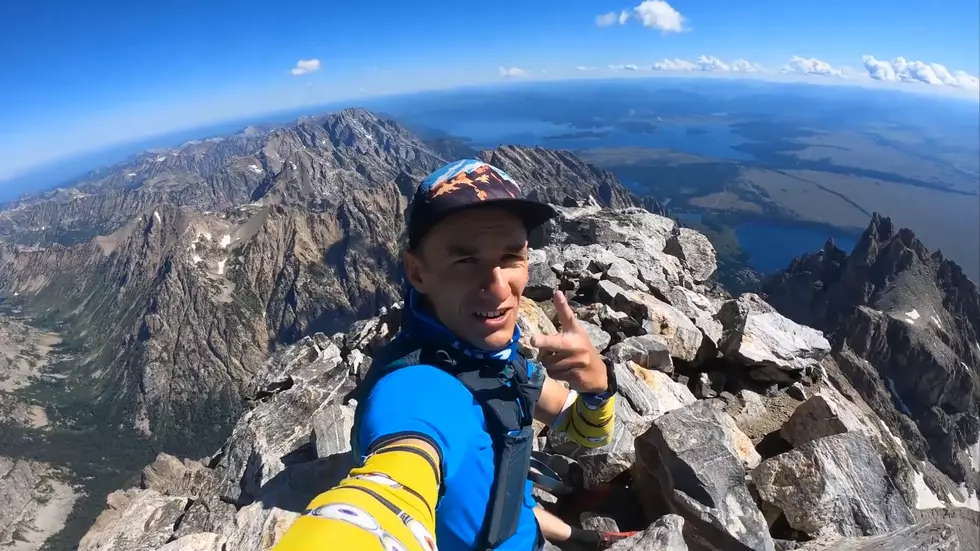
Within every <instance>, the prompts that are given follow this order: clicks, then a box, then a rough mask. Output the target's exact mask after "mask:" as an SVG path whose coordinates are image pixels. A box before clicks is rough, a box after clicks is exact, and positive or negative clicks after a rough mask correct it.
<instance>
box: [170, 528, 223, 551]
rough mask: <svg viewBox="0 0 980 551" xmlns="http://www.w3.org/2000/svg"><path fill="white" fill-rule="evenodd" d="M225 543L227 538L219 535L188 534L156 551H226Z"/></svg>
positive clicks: (204, 533) (205, 533)
mask: <svg viewBox="0 0 980 551" xmlns="http://www.w3.org/2000/svg"><path fill="white" fill-rule="evenodd" d="M225 541H226V540H225V538H223V537H221V536H220V535H218V534H212V533H207V532H202V533H198V534H188V535H186V536H184V537H182V538H179V539H176V540H174V541H172V542H170V543H168V544H166V545H164V546H163V547H161V548H159V549H157V550H156V551H224V550H225Z"/></svg>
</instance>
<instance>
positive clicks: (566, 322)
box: [552, 290, 577, 331]
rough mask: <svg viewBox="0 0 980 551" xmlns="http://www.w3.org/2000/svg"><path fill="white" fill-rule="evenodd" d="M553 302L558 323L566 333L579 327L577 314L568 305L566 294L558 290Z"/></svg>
mask: <svg viewBox="0 0 980 551" xmlns="http://www.w3.org/2000/svg"><path fill="white" fill-rule="evenodd" d="M552 302H553V303H554V305H555V312H556V313H557V314H558V323H559V324H561V328H562V330H564V331H570V330H572V329H574V328H575V327H576V326H577V320H576V318H575V312H574V311H573V310H572V307H571V306H570V305H569V304H568V299H567V298H565V293H563V292H561V291H558V290H556V291H555V294H554V297H553V300H552Z"/></svg>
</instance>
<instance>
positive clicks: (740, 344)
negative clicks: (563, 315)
mask: <svg viewBox="0 0 980 551" xmlns="http://www.w3.org/2000/svg"><path fill="white" fill-rule="evenodd" d="M558 208H559V210H560V212H561V215H560V217H559V218H558V219H557V220H555V221H553V222H551V223H549V224H548V226H547V227H545V228H544V230H543V231H542V232H541V235H539V236H537V242H536V243H535V247H534V249H533V251H532V253H531V269H530V276H531V279H530V282H529V285H528V287H527V291H526V293H525V296H524V297H523V298H522V302H521V315H520V323H521V325H522V327H524V328H525V329H531V328H534V329H537V330H539V331H542V332H545V333H554V332H555V331H556V329H555V322H556V320H555V312H554V311H553V309H552V308H551V306H550V303H549V300H548V298H549V297H550V294H551V292H552V291H553V290H555V289H559V290H561V291H563V292H564V293H566V295H567V296H568V297H569V299H570V302H571V304H572V305H573V309H574V310H575V311H576V313H577V315H578V318H579V320H580V321H581V323H582V324H583V325H584V326H585V327H586V328H587V330H588V331H589V333H590V334H591V335H592V338H593V342H594V343H595V344H596V345H597V347H599V349H600V351H601V352H602V353H603V354H604V355H605V356H606V357H607V358H609V359H610V360H611V361H613V362H614V365H615V369H616V372H617V377H618V379H619V381H620V389H621V391H620V399H619V401H618V402H617V417H616V427H615V431H614V437H613V441H612V442H611V443H610V444H609V445H607V446H605V447H603V448H599V449H594V450H587V449H583V448H580V447H578V446H577V445H576V444H574V443H572V442H569V441H567V440H566V439H563V438H562V437H561V435H558V434H550V433H549V432H548V430H547V428H546V427H541V426H539V427H537V435H538V437H537V439H536V442H535V448H536V449H537V450H539V451H542V452H544V453H545V454H547V457H548V461H549V463H550V465H551V467H552V468H554V469H555V470H556V471H557V472H559V473H561V474H562V476H563V477H564V479H565V481H566V482H567V483H569V484H571V485H572V486H574V487H576V488H577V492H574V493H573V494H571V495H561V496H555V495H551V494H549V493H547V492H545V491H542V490H536V491H535V493H536V496H537V497H538V499H539V500H540V502H542V503H543V504H544V506H545V507H547V508H549V509H551V510H552V511H554V512H555V513H556V514H558V515H559V516H562V517H563V518H565V519H566V520H568V521H569V522H572V523H574V524H576V525H577V524H582V525H585V526H604V527H607V528H608V527H616V528H619V529H622V530H640V531H641V533H640V534H639V535H637V536H634V537H632V538H630V539H628V540H625V541H622V542H619V543H617V544H616V545H615V546H614V547H613V548H612V549H614V550H616V551H630V550H633V551H639V550H645V551H646V550H662V551H663V550H671V551H679V550H684V549H692V550H715V549H719V550H721V549H723V550H728V549H752V550H767V551H771V550H776V549H779V550H787V549H804V550H810V551H816V550H823V549H842V550H854V551H856V550H866V551H870V550H872V549H875V550H892V549H894V550H899V549H901V550H911V549H922V550H947V549H959V548H961V547H962V548H963V549H972V548H975V545H976V543H977V539H976V535H977V527H978V526H980V524H978V518H980V506H978V505H977V504H976V491H977V484H976V477H973V478H970V477H966V478H963V479H958V478H957V477H950V476H949V475H948V474H945V473H944V470H941V469H937V468H936V467H937V466H939V465H934V463H933V460H932V457H933V453H932V451H930V453H929V454H928V456H926V455H924V454H923V453H922V452H923V450H922V449H921V448H916V447H915V444H914V442H913V441H912V440H910V439H909V437H908V436H906V433H905V432H904V431H903V430H902V427H903V426H904V425H902V424H901V423H902V421H899V420H896V419H895V418H893V417H892V416H882V415H881V414H879V413H878V410H879V409H880V408H879V407H878V405H877V404H876V403H875V402H874V399H875V397H876V396H877V395H876V394H873V393H870V394H869V392H868V388H870V387H868V386H867V385H866V384H865V381H864V380H862V379H860V378H859V377H857V376H856V374H859V372H858V371H855V370H854V369H853V368H852V367H850V366H847V365H844V361H845V360H847V361H852V360H853V361H867V362H868V363H867V365H868V366H870V367H868V369H871V370H874V368H875V367H874V366H875V363H874V362H875V361H876V360H877V359H879V358H875V357H872V358H870V359H868V360H863V359H861V357H860V356H858V355H857V353H855V354H853V358H852V357H849V356H844V355H841V353H840V347H839V346H838V337H837V336H836V334H835V332H834V331H833V330H828V331H827V332H824V331H822V330H820V329H818V328H812V327H809V326H806V325H802V324H800V323H797V322H796V321H793V319H791V317H787V316H790V314H783V313H780V310H778V309H777V308H778V306H777V305H776V304H771V303H769V302H766V301H765V300H763V298H762V297H761V296H759V295H755V294H743V295H741V296H737V297H732V296H730V295H728V294H727V293H725V292H724V291H723V290H720V289H718V288H717V287H716V286H714V285H712V284H711V282H710V276H711V273H712V272H713V271H714V264H715V255H714V249H713V248H712V246H711V244H710V243H709V242H708V241H707V239H706V238H705V237H704V236H703V235H701V234H699V233H697V232H694V231H691V230H687V231H685V230H684V229H682V228H678V226H677V224H676V223H675V222H674V221H673V220H671V219H669V218H666V217H663V216H660V215H658V214H655V213H651V212H649V211H647V210H645V209H642V208H639V207H637V206H624V207H612V208H611V207H604V206H602V205H599V204H598V203H596V202H595V201H582V202H578V203H577V204H574V205H573V204H572V202H571V201H567V202H566V203H565V205H563V206H560V207H558ZM880 222H881V221H878V223H880ZM853 256H854V255H852V257H853ZM835 258H838V259H839V260H840V259H841V257H840V255H839V254H838V255H836V256H835ZM811 262H815V261H811ZM800 263H801V264H806V263H807V262H806V261H805V260H804V261H800ZM838 264H840V262H839V263H838ZM845 264H846V262H845ZM808 265H809V264H808ZM790 272H791V273H792V272H793V270H791V271H790ZM838 281H843V278H839V279H838ZM774 285H775V284H774ZM775 288H776V287H772V289H775ZM873 295H874V293H871V294H868V295H867V296H869V297H871V296H873ZM774 302H776V303H777V304H778V303H779V301H778V300H776V301H774ZM876 304H881V303H876ZM868 308H870V306H869V307H868ZM950 308H957V307H956V306H950ZM400 314H401V305H400V304H399V303H397V302H392V303H390V304H388V305H385V306H384V307H382V308H380V309H379V311H378V312H377V313H376V315H374V316H372V317H367V318H365V319H362V320H359V321H356V322H354V323H353V324H351V325H350V326H349V327H348V328H347V329H346V330H345V331H343V332H338V333H333V334H329V333H322V332H314V333H313V334H310V335H308V336H305V337H303V338H302V339H300V340H299V341H298V342H296V343H295V344H294V345H292V346H290V347H288V348H285V349H283V350H281V351H280V352H278V353H277V354H275V355H274V356H273V357H272V358H271V359H269V360H268V361H267V362H265V363H264V364H263V365H262V366H261V367H260V368H259V369H258V370H257V371H256V372H255V374H254V375H253V376H252V377H251V378H250V379H249V380H248V381H247V382H246V384H245V385H244V388H245V389H246V390H245V393H246V394H247V397H248V399H249V406H248V408H247V411H245V413H244V414H243V415H242V416H241V418H240V419H238V421H237V423H236V424H235V426H234V429H233V430H232V433H231V436H230V437H229V438H228V439H227V440H226V441H225V442H224V443H223V444H222V445H221V446H220V448H219V449H217V450H216V451H215V452H214V453H213V454H212V455H210V456H208V457H204V458H189V459H188V458H185V459H179V458H177V457H174V456H171V455H168V454H160V455H159V456H158V457H157V458H156V460H155V461H154V462H153V463H152V464H151V465H149V466H147V467H146V468H145V469H144V470H143V474H142V477H141V480H140V483H139V485H138V486H136V487H132V488H129V489H125V490H119V491H117V492H114V493H112V494H111V495H109V497H108V499H107V508H106V510H105V511H104V512H103V513H102V514H101V515H100V516H99V518H98V520H97V521H96V522H95V525H94V526H93V527H92V529H91V530H90V531H89V532H88V533H87V534H86V535H85V536H84V538H82V540H81V542H80V544H79V547H78V549H79V551H94V550H99V551H130V550H133V551H135V550H157V551H179V550H180V551H232V550H234V551H259V550H267V549H270V548H271V546H272V545H274V542H275V541H276V540H277V539H278V538H279V537H280V536H281V535H282V534H283V532H284V531H285V529H286V528H287V527H288V526H289V524H290V523H291V522H292V521H293V520H295V519H296V518H297V515H298V514H299V512H300V511H302V509H303V507H304V506H305V505H306V503H307V502H308V501H309V499H310V498H312V497H313V496H314V495H315V494H316V493H318V492H321V491H323V490H325V489H327V488H329V487H331V486H332V485H333V484H335V483H336V482H337V481H338V480H339V479H340V477H342V476H343V475H344V473H345V472H346V471H347V469H348V468H349V467H350V465H351V461H352V458H351V456H350V449H349V443H348V436H349V432H350V430H351V424H352V412H353V405H354V404H353V403H351V402H350V395H351V392H352V391H353V390H354V389H355V388H356V387H357V384H358V382H359V381H360V380H362V379H363V377H364V376H365V374H366V373H367V372H368V370H370V369H371V361H370V355H371V353H372V351H373V350H374V349H376V347H378V346H380V345H382V344H383V343H385V342H386V341H387V340H388V339H390V338H391V337H392V335H393V334H394V333H395V332H396V331H397V328H398V326H399V322H400V317H401V316H400ZM936 314H937V317H938V314H939V313H936ZM941 321H947V320H945V318H942V319H941ZM948 322H949V323H950V326H951V327H952V323H953V322H952V320H948ZM901 323H905V324H906V325H909V326H913V324H908V323H907V322H904V321H902V322H901ZM815 324H816V323H815ZM816 325H819V324H816ZM528 334H530V332H529V331H525V335H528ZM943 342H945V341H943ZM521 346H522V347H524V348H525V350H526V351H528V352H529V353H534V350H533V348H531V347H530V344H529V343H528V342H522V344H521ZM950 348H951V349H952V347H950ZM941 352H942V351H941V350H940V349H930V348H921V349H920V350H919V352H918V354H919V356H918V357H920V358H927V357H928V355H929V354H939V353H941ZM969 359H970V358H969V357H962V358H961V360H962V361H963V362H964V363H966V361H967V360H969ZM916 365H917V366H918V368H919V369H921V370H924V371H925V370H935V369H941V368H942V367H943V365H945V364H940V363H938V362H928V361H921V362H919V363H917V364H916ZM970 369H971V370H972V373H974V374H976V371H977V364H976V363H973V364H970ZM921 377H922V379H923V380H925V381H929V380H940V379H941V375H940V374H927V373H922V374H921ZM971 380H974V379H965V381H967V382H969V381H971ZM896 384H897V383H896ZM940 384H942V383H940ZM964 384H966V383H964ZM971 396H972V395H971ZM975 406H976V402H975V401H974V402H973V407H974V408H975ZM912 413H913V414H914V413H915V412H914V411H913V412H912ZM898 415H899V416H903V415H904V416H906V417H909V414H908V413H903V412H899V414H898ZM905 424H906V425H911V426H916V421H913V420H912V419H911V418H910V417H909V418H908V419H907V420H906V421H905ZM957 427H959V425H957V424H955V423H954V424H952V425H951V426H950V430H961V429H959V428H957ZM976 436H977V435H976V433H975V432H974V433H972V436H970V435H969V434H967V435H966V436H963V437H962V438H963V439H964V440H965V443H967V444H970V445H972V446H974V447H975V446H976V442H977V438H976ZM928 442H929V446H930V450H932V448H938V447H939V446H941V445H954V446H959V445H960V444H962V443H964V442H962V441H960V440H955V441H954V440H937V441H935V442H933V441H928ZM954 452H955V453H959V451H958V448H957V449H956V450H952V451H949V452H948V453H950V454H953V453H954ZM936 453H937V454H938V453H939V452H938V450H937V451H936ZM968 461H969V458H968ZM967 467H968V468H969V469H971V472H974V473H975V472H976V470H977V469H978V468H980V461H976V462H974V463H972V464H969V465H967ZM954 474H955V473H954ZM971 500H972V501H971Z"/></svg>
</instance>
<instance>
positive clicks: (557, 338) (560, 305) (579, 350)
mask: <svg viewBox="0 0 980 551" xmlns="http://www.w3.org/2000/svg"><path fill="white" fill-rule="evenodd" d="M552 300H553V302H554V305H555V311H556V312H557V313H558V321H559V323H560V325H561V327H560V328H559V330H558V334H556V335H543V334H541V333H538V332H535V334H534V335H533V336H532V337H531V346H533V347H535V348H537V349H538V350H539V352H538V361H540V362H541V363H542V364H543V365H544V367H545V369H546V370H547V371H548V375H549V376H550V377H551V378H552V379H557V380H560V381H566V382H568V384H569V386H571V388H572V389H573V390H575V391H577V392H603V391H605V390H606V388H607V386H608V381H607V377H606V365H605V363H603V361H602V357H600V356H599V353H598V352H597V351H596V349H595V346H593V344H592V339H591V338H590V337H589V333H588V332H587V331H586V330H585V327H583V326H582V324H581V323H579V322H578V320H577V319H575V312H573V311H572V307H571V306H569V305H568V300H567V299H566V298H565V295H564V293H562V292H561V291H555V294H554V297H553V298H552Z"/></svg>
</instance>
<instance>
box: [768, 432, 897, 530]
mask: <svg viewBox="0 0 980 551" xmlns="http://www.w3.org/2000/svg"><path fill="white" fill-rule="evenodd" d="M752 481H753V482H754V483H755V487H756V488H757V490H758V492H759V496H760V497H761V499H762V501H763V502H764V503H766V504H768V505H771V506H773V507H774V510H778V511H781V512H782V514H784V515H785V516H786V520H787V521H788V523H789V525H790V526H791V527H792V528H794V529H796V530H799V531H801V532H804V533H806V534H809V535H810V536H826V535H828V534H830V535H834V534H836V535H839V536H845V537H849V536H872V535H878V534H884V533H886V532H889V531H892V530H898V529H900V528H903V527H906V526H909V525H911V524H912V523H913V522H915V517H914V516H913V515H912V512H911V511H910V510H909V508H908V506H907V505H906V504H905V502H904V501H903V499H902V497H901V494H900V493H899V492H898V489H897V488H895V486H894V485H893V484H892V481H891V479H890V478H889V476H888V473H887V472H886V471H885V467H884V465H883V464H882V462H881V458H880V457H879V455H878V452H877V451H876V450H875V448H874V446H873V445H872V444H871V441H870V440H868V438H867V437H866V436H864V435H863V434H860V433H858V432H849V433H845V434H836V435H833V436H827V437H824V438H818V439H816V440H812V441H810V442H807V443H806V444H803V445H802V446H800V447H798V448H796V449H795V450H793V451H790V452H786V453H784V454H780V455H777V456H776V457H773V458H771V459H767V460H765V461H763V462H762V463H761V464H760V465H759V466H758V467H756V469H755V470H754V471H753V472H752Z"/></svg>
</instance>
